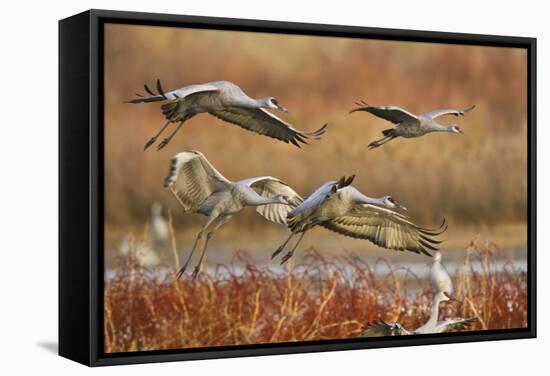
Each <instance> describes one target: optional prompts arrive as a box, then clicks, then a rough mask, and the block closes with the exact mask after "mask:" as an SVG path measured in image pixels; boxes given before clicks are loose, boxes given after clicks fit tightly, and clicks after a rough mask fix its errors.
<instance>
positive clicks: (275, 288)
mask: <svg viewBox="0 0 550 376" xmlns="http://www.w3.org/2000/svg"><path fill="white" fill-rule="evenodd" d="M119 261H120V262H119V267H118V268H117V269H116V272H115V274H114V276H112V278H108V279H107V280H105V290H104V294H105V295H104V297H105V312H104V313H105V321H104V334H105V351H106V352H121V351H138V350H155V349H173V348H189V347H204V346H221V345H237V344H254V343H268V342H288V341H308V340H320V339H334V338H348V337H355V336H357V335H359V333H360V332H361V328H362V327H363V326H364V325H365V324H366V323H368V322H372V321H374V320H377V319H383V320H386V321H396V320H397V321H399V322H401V323H402V325H403V326H404V327H405V328H415V327H418V326H419V325H421V323H423V322H424V321H425V320H426V319H427V316H428V315H429V311H430V308H431V301H432V297H433V294H432V292H431V291H430V288H429V282H428V281H427V280H426V279H425V278H423V279H420V278H417V277H416V276H415V275H413V274H412V273H410V272H407V271H406V270H404V269H403V268H396V267H393V266H390V272H388V273H382V274H381V273H376V272H375V271H376V268H377V267H378V266H380V265H379V263H385V261H383V260H379V261H377V262H376V263H374V264H372V265H371V264H367V263H365V262H363V261H361V260H359V259H357V258H350V257H334V258H330V259H327V258H323V257H322V256H320V255H319V254H318V253H316V252H315V251H312V252H310V254H309V255H308V256H307V257H305V258H304V259H303V262H302V263H301V264H299V265H296V266H295V267H293V269H292V271H291V272H288V271H287V270H283V271H280V272H277V271H273V270H271V269H269V267H268V266H262V267H259V266H257V265H255V264H254V263H253V262H252V261H251V260H250V259H249V258H248V256H247V255H246V254H238V255H237V256H236V257H235V260H234V262H233V263H232V264H231V265H229V266H217V267H216V268H215V270H214V271H212V272H210V273H201V274H200V275H199V277H198V278H197V280H196V281H194V282H193V281H191V280H190V278H188V277H184V278H183V279H182V280H180V281H177V280H176V279H175V278H174V273H173V272H170V273H168V274H167V275H165V276H162V277H161V276H160V275H161V274H162V273H156V272H154V271H152V270H148V269H145V268H141V267H139V266H138V265H137V264H136V263H135V262H134V260H132V259H121V260H119ZM499 261H503V260H502V255H500V254H499V251H498V249H497V248H496V247H494V246H491V245H487V246H485V247H479V246H478V245H477V244H476V243H475V242H472V243H471V244H470V246H469V247H468V248H467V250H466V253H465V257H464V263H463V264H462V265H459V269H460V270H459V272H458V273H457V274H455V277H454V283H455V290H456V291H455V296H456V297H457V298H459V299H460V300H461V301H460V302H458V303H447V304H445V305H443V307H442V309H441V315H442V316H445V317H450V316H462V317H476V318H477V319H478V321H477V322H476V323H475V324H474V325H473V327H472V328H471V330H483V329H501V328H518V327H525V326H526V325H527V288H526V285H527V277H526V275H525V273H524V272H522V271H519V270H517V269H515V268H514V266H513V265H512V264H511V263H507V264H504V267H500V268H499V270H496V269H497V268H496V263H497V262H499ZM412 285H414V286H416V287H414V288H412V287H411V286H412Z"/></svg>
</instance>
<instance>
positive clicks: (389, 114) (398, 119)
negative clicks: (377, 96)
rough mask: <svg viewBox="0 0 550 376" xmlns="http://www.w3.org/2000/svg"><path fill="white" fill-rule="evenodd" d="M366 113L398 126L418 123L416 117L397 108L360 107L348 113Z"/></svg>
mask: <svg viewBox="0 0 550 376" xmlns="http://www.w3.org/2000/svg"><path fill="white" fill-rule="evenodd" d="M357 111H366V112H370V113H371V114H373V115H374V116H378V117H379V118H382V119H384V120H387V121H389V122H392V123H393V124H400V123H404V122H415V121H418V117H417V116H416V115H414V114H412V113H410V112H409V111H407V110H404V109H402V108H399V107H397V106H368V105H367V106H361V107H357V108H354V109H353V110H351V111H350V113H352V112H357Z"/></svg>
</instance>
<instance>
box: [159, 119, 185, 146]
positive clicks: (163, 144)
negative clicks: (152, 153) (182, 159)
mask: <svg viewBox="0 0 550 376" xmlns="http://www.w3.org/2000/svg"><path fill="white" fill-rule="evenodd" d="M182 125H183V121H180V122H179V124H178V125H177V126H176V129H174V131H173V132H172V133H171V134H170V136H168V137H166V138H165V139H164V140H162V142H161V143H160V144H159V145H158V146H157V151H159V150H160V149H162V148H163V147H165V146H166V145H168V143H169V142H170V141H171V140H172V138H174V136H175V135H176V133H178V131H179V130H180V128H181V126H182Z"/></svg>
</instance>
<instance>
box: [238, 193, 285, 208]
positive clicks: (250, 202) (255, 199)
mask: <svg viewBox="0 0 550 376" xmlns="http://www.w3.org/2000/svg"><path fill="white" fill-rule="evenodd" d="M244 203H245V205H247V206H260V205H269V204H280V203H281V202H280V201H279V200H278V198H277V197H264V196H261V195H259V194H257V193H256V192H254V193H253V194H246V195H245V196H244Z"/></svg>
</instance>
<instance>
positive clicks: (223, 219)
mask: <svg viewBox="0 0 550 376" xmlns="http://www.w3.org/2000/svg"><path fill="white" fill-rule="evenodd" d="M217 219H218V220H217V223H216V224H215V225H214V228H213V229H212V230H210V231H208V234H207V235H206V241H205V242H204V245H203V246H202V250H201V256H200V257H199V262H198V263H197V266H195V269H194V270H193V274H192V275H191V277H192V278H193V281H194V280H195V278H197V275H198V274H199V271H200V270H201V265H202V260H203V259H204V255H205V254H206V248H207V247H208V241H209V240H210V238H211V237H212V235H214V232H215V231H216V230H217V229H219V228H220V227H221V225H223V224H224V223H227V221H229V219H231V216H230V215H227V216H224V217H218V218H217Z"/></svg>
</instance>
